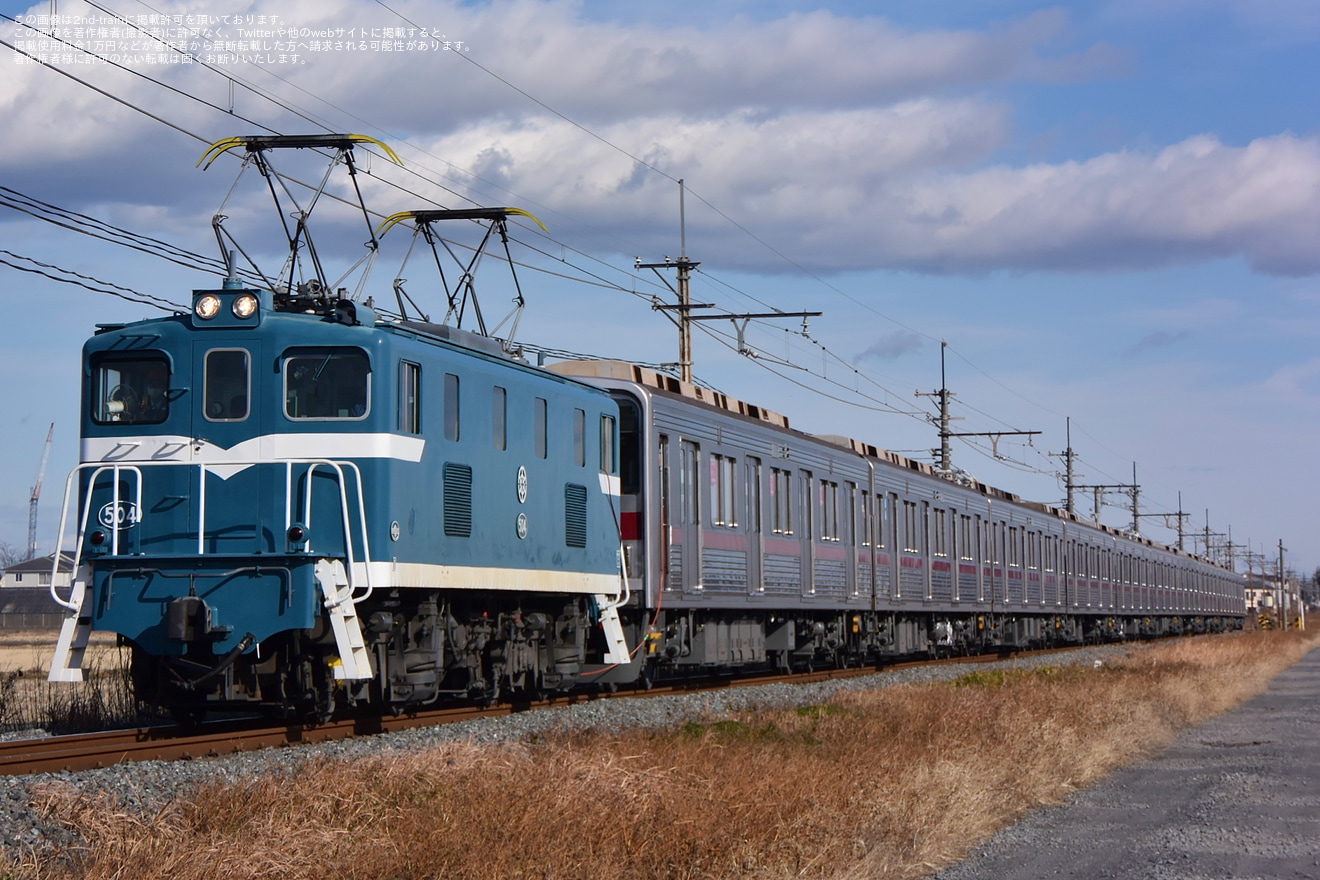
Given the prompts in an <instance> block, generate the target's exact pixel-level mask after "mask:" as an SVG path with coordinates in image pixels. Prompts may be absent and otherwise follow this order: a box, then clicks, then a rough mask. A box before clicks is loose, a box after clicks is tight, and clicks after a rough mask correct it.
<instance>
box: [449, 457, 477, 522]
mask: <svg viewBox="0 0 1320 880" xmlns="http://www.w3.org/2000/svg"><path fill="white" fill-rule="evenodd" d="M444 477H445V534H446V535H448V536H449V537H451V538H470V537H472V468H471V467H469V466H468V465H465V464H454V463H453V462H445V469H444Z"/></svg>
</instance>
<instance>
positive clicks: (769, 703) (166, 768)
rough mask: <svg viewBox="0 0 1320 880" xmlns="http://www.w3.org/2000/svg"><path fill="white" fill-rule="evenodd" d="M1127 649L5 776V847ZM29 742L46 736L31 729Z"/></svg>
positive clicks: (1093, 658)
mask: <svg viewBox="0 0 1320 880" xmlns="http://www.w3.org/2000/svg"><path fill="white" fill-rule="evenodd" d="M1128 649H1129V648H1128V646H1125V645H1100V646H1095V647H1089V648H1084V649H1081V650H1077V651H1071V652H1068V653H1065V654H1041V655H1034V656H1027V657H1018V658H1014V659H1012V660H1003V661H998V662H995V663H989V664H987V663H954V664H941V665H937V666H925V667H913V668H907V669H897V670H889V671H882V672H877V673H876V674H875V675H867V676H859V677H856V678H847V679H839V680H835V681H826V682H816V683H811V684H766V685H758V686H753V687H731V688H722V689H719V690H714V691H701V692H695V693H691V694H680V695H674V696H655V697H645V698H640V699H609V700H591V701H587V702H583V703H575V704H572V705H566V706H553V707H550V708H547V709H537V710H533V711H529V712H518V713H514V714H512V715H507V716H504V717H498V718H480V719H475V720H472V721H463V722H458V723H454V724H445V725H440V726H436V727H424V728H416V729H413V730H407V731H400V732H397V733H385V734H380V735H377V736H368V737H355V738H352V739H345V740H338V741H336V742H329V743H319V744H315V745H305V746H298V747H294V748H283V749H268V750H265V751H259V752H244V753H240V754H235V755H225V756H221V757H216V758H203V759H197V760H192V761H168V762H167V761H143V762H140V763H135V764H117V765H115V766H113V767H108V768H105V769H101V770H86V771H83V772H80V773H34V774H29V775H26V776H8V777H0V845H3V846H5V847H22V848H32V849H34V850H36V851H38V852H41V851H43V850H47V849H50V848H52V847H58V846H63V845H68V844H76V843H77V842H78V841H76V840H74V839H73V838H72V837H71V836H70V834H69V832H68V830H67V829H65V828H63V827H62V826H59V825H56V824H53V823H50V822H46V821H45V820H43V819H42V817H41V816H40V815H39V814H38V813H37V812H36V811H35V810H34V809H33V806H32V796H33V793H34V792H35V791H37V790H39V789H40V788H41V787H43V786H45V785H48V784H50V783H52V782H60V783H64V784H72V785H74V786H76V787H77V788H78V789H79V790H80V791H81V792H83V793H84V794H87V795H90V796H108V798H109V800H110V802H111V803H113V804H117V805H118V807H119V809H123V810H129V811H141V812H143V813H150V812H154V811H155V810H157V809H159V808H160V807H161V806H163V805H165V804H166V803H168V802H169V801H172V800H177V799H179V798H180V797H181V796H186V794H187V791H188V789H189V788H190V787H193V786H196V785H199V784H204V783H208V782H242V781H245V780H248V779H253V778H255V777H257V776H259V775H270V774H272V773H292V772H295V771H296V770H297V769H298V768H299V767H301V766H303V765H304V764H306V763H307V762H309V761H313V760H319V759H322V758H345V759H356V758H362V757H366V756H371V755H378V754H387V753H398V752H407V751H417V750H422V749H426V748H427V747H429V746H432V745H435V744H438V743H443V742H454V741H467V742H473V743H501V742H519V741H524V740H526V739H528V738H529V737H531V736H533V735H538V734H546V733H552V732H555V731H563V730H574V731H598V732H603V733H611V732H619V731H624V730H631V729H637V728H641V729H647V730H659V729H666V728H673V727H676V726H679V725H682V724H684V723H686V722H688V721H709V720H710V719H712V718H716V719H718V718H720V717H723V716H727V715H729V714H732V713H737V712H743V711H748V710H753V711H754V710H758V709H779V708H789V707H793V706H805V705H814V704H817V703H820V702H821V701H823V700H825V699H828V698H829V697H830V696H831V695H833V694H836V693H840V692H843V691H851V690H871V689H875V688H882V687H888V686H891V685H896V684H922V683H926V682H934V681H949V680H952V679H954V678H957V677H958V676H960V675H964V674H966V673H968V672H970V671H972V670H985V669H994V668H997V669H1031V668H1036V667H1039V666H1050V665H1055V666H1057V665H1060V664H1078V663H1080V664H1085V665H1099V664H1103V663H1104V662H1105V661H1106V660H1107V659H1110V658H1114V657H1117V656H1121V655H1122V654H1124V653H1125V652H1126V651H1127V650H1128ZM1317 653H1320V652H1317ZM28 735H29V736H40V735H42V734H41V732H39V731H31V732H29V733H28Z"/></svg>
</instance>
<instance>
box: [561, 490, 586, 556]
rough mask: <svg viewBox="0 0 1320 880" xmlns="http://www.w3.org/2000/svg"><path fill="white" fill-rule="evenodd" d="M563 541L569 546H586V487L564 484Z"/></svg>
mask: <svg viewBox="0 0 1320 880" xmlns="http://www.w3.org/2000/svg"><path fill="white" fill-rule="evenodd" d="M564 541H565V543H567V544H568V546H570V547H585V546H587V487H586V486H579V485H577V484H576V483H567V484H565V486H564Z"/></svg>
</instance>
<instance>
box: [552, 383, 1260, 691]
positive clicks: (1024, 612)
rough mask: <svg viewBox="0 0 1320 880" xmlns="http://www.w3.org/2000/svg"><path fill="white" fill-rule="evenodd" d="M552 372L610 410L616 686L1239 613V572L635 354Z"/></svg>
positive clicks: (1051, 638) (1056, 640)
mask: <svg viewBox="0 0 1320 880" xmlns="http://www.w3.org/2000/svg"><path fill="white" fill-rule="evenodd" d="M554 369H556V370H557V371H559V372H562V373H565V374H568V375H573V376H575V377H578V378H581V379H583V380H585V381H587V382H591V383H593V384H596V385H598V386H600V387H602V388H604V389H606V390H608V391H609V392H610V393H611V395H612V396H613V397H614V398H615V400H616V401H617V402H618V404H619V407H620V456H621V459H620V465H621V475H622V496H621V520H620V530H621V535H622V537H623V539H624V545H625V548H626V555H627V570H628V573H629V576H630V578H631V579H632V580H633V581H634V584H633V586H634V591H635V593H634V595H635V597H636V598H635V600H634V603H633V607H632V608H631V609H630V620H631V624H632V626H633V627H635V629H636V638H637V639H639V640H645V645H646V651H645V657H646V658H647V659H648V660H649V662H648V663H643V662H642V659H643V658H642V656H638V657H635V658H634V660H633V663H632V664H630V665H629V666H628V667H624V668H620V669H618V670H615V671H614V672H613V673H612V674H613V676H614V677H615V678H617V679H627V678H631V677H633V676H636V675H648V676H654V675H665V674H668V673H669V672H674V671H681V670H683V668H685V667H731V668H737V667H744V666H749V665H756V664H763V663H772V664H774V665H776V666H778V667H780V668H792V667H804V666H811V665H813V664H848V663H862V662H872V661H875V660H877V659H880V658H883V657H886V656H895V655H907V654H922V653H943V652H948V653H955V652H971V651H983V650H994V649H998V648H1008V647H1026V646H1033V645H1051V644H1062V643H1077V642H1081V641H1084V640H1096V641H1098V640H1117V639H1125V638H1135V637H1143V636H1156V635H1163V634H1176V633H1182V632H1189V631H1212V630H1214V631H1217V630H1223V629H1229V628H1236V627H1239V626H1240V625H1241V619H1242V616H1243V614H1244V606H1243V590H1242V587H1243V584H1242V578H1241V577H1240V576H1238V575H1236V574H1234V573H1233V572H1231V571H1228V570H1225V569H1223V568H1220V567H1217V566H1215V565H1212V564H1210V563H1209V562H1207V561H1205V560H1203V559H1199V558H1197V557H1194V556H1191V555H1189V554H1187V553H1184V552H1182V551H1178V550H1176V549H1173V548H1170V547H1167V546H1164V545H1162V544H1159V543H1156V542H1153V541H1151V540H1149V539H1146V538H1142V537H1138V536H1133V535H1127V534H1124V533H1121V532H1119V531H1117V530H1115V529H1112V528H1109V527H1107V526H1097V525H1095V524H1092V523H1088V522H1083V521H1081V520H1078V519H1077V518H1076V517H1074V516H1071V515H1069V514H1067V513H1066V512H1064V511H1062V510H1059V509H1057V508H1055V507H1052V506H1050V505H1046V504H1039V503H1033V502H1026V501H1023V500H1021V499H1020V498H1019V497H1018V496H1016V495H1012V494H1010V493H1007V492H1003V491H1001V490H998V489H994V488H991V487H989V486H984V485H981V484H979V483H969V484H960V483H956V482H952V481H950V480H947V479H944V478H942V477H941V476H939V475H938V474H937V473H935V472H934V471H932V469H931V468H930V466H928V465H925V464H922V463H919V462H915V461H911V460H908V459H906V458H903V457H901V456H898V455H895V454H893V453H890V452H886V451H884V450H882V449H879V448H877V447H875V446H871V445H869V444H864V443H861V442H858V441H855V440H850V439H847V438H843V437H834V436H812V435H808V434H804V433H802V432H799V431H795V430H792V429H791V428H790V427H789V425H788V421H787V419H785V418H784V417H783V416H780V415H778V414H776V413H773V412H770V411H768V410H765V409H761V408H759V407H756V406H752V405H749V404H745V403H742V402H739V401H736V400H732V399H730V398H727V397H726V396H724V395H722V394H719V393H717V392H712V391H710V390H708V389H703V388H698V387H695V386H692V385H688V384H684V383H681V382H679V381H677V380H675V379H673V378H670V377H667V376H663V375H660V374H657V373H655V372H652V371H650V370H646V369H644V368H641V367H636V366H632V365H629V364H624V363H620V362H615V361H578V362H568V363H564V364H558V365H556V366H555V367H554ZM631 641H632V639H630V642H631Z"/></svg>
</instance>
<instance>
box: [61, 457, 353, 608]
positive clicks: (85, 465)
mask: <svg viewBox="0 0 1320 880" xmlns="http://www.w3.org/2000/svg"><path fill="white" fill-rule="evenodd" d="M264 464H283V465H284V466H285V476H284V479H285V485H284V518H285V534H286V536H287V534H288V529H289V526H290V525H292V523H291V522H290V518H291V516H292V511H293V510H294V503H293V502H294V495H293V484H294V476H295V475H294V466H295V465H306V466H307V470H306V471H304V472H303V473H305V475H306V477H307V491H306V496H305V499H304V505H303V509H304V521H303V524H304V525H305V526H307V527H308V531H309V535H308V537H307V540H306V541H304V542H303V551H304V552H311V536H310V526H311V522H310V520H311V511H312V477H313V475H314V474H315V472H316V470H317V468H319V467H328V468H330V469H332V470H333V471H334V474H335V482H336V485H337V486H338V487H339V508H340V519H341V525H342V528H343V537H344V549H345V554H346V556H347V559H348V566H347V571H348V577H349V588H350V595H352V591H353V590H355V589H356V585H355V584H354V583H353V570H354V568H355V565H354V553H353V528H352V517H351V516H350V514H349V510H348V481H347V479H346V478H345V474H344V471H345V470H350V471H351V472H352V475H353V482H354V487H355V488H356V489H357V496H358V497H357V502H358V503H357V507H358V510H357V513H358V525H359V527H360V529H361V537H362V556H363V563H364V566H363V567H364V569H365V571H366V590H367V591H366V592H365V593H364V594H363V595H361V596H359V597H357V598H354V599H353V600H352V601H353V603H354V604H357V603H358V602H361V601H363V600H364V599H366V598H367V597H368V596H370V595H371V593H372V591H373V589H374V586H373V584H372V580H371V548H370V544H369V542H368V538H367V512H366V502H365V499H364V495H363V487H362V470H361V468H359V467H358V466H357V464H356V463H354V462H352V461H334V460H332V459H327V458H281V459H274V460H270V459H264V460H256V459H254V460H249V461H226V462H224V463H223V465H224V466H234V465H237V466H239V467H246V466H251V465H264ZM143 467H196V468H197V469H198V492H197V555H198V556H205V555H206V475H207V474H208V473H209V472H210V469H211V467H214V465H208V463H207V462H179V461H136V462H132V463H122V464H120V463H115V464H106V463H104V462H80V463H79V464H78V465H76V466H75V467H74V468H73V470H71V471H70V472H69V476H68V477H67V478H65V481H64V502H63V505H62V507H61V509H60V525H59V532H58V533H57V535H56V545H55V546H56V552H55V559H54V564H53V566H52V571H51V583H50V594H51V598H53V599H54V600H55V601H56V602H57V603H58V604H59V605H60V606H62V607H64V608H67V609H69V610H71V611H78V610H79V608H78V606H76V605H74V604H72V603H71V602H66V601H65V600H63V599H61V598H60V597H59V594H58V593H56V591H55V588H56V583H57V579H58V575H59V565H60V559H61V557H62V555H63V551H62V549H61V548H62V547H63V546H64V539H65V532H66V529H67V527H68V521H69V507H70V505H71V502H72V495H73V486H74V483H75V478H76V477H78V476H79V475H80V474H81V473H83V472H84V471H87V470H91V471H92V474H91V478H90V479H89V480H88V486H89V488H90V487H93V486H95V485H96V480H97V478H99V477H100V476H101V475H102V474H103V473H107V472H109V473H112V475H113V476H112V479H113V481H114V485H113V487H112V489H111V502H110V503H111V510H112V511H113V512H112V514H111V516H112V518H113V519H114V522H113V525H110V526H107V528H108V529H109V530H110V532H111V538H110V552H111V554H112V555H114V556H118V555H119V552H120V546H119V543H120V536H119V531H120V525H121V523H120V521H119V516H120V504H121V501H122V499H121V498H120V493H119V488H120V487H119V483H120V473H121V471H127V472H129V473H132V474H133V475H134V477H135V478H136V482H135V487H134V488H135V492H134V510H135V511H137V521H138V522H141V520H142V514H141V511H142V491H143V489H142V486H143V476H142V468H143ZM92 496H93V492H91V491H88V492H87V493H86V497H85V498H84V501H83V505H82V512H81V516H80V517H79V518H78V519H79V522H78V527H77V534H76V538H75V542H74V549H73V568H72V571H74V572H76V571H77V570H78V566H79V564H80V563H81V561H82V555H83V544H84V540H85V537H86V534H87V529H88V527H89V526H90V524H91V522H90V521H91V506H92ZM131 516H132V514H129V515H128V517H131ZM128 517H126V518H128Z"/></svg>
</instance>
